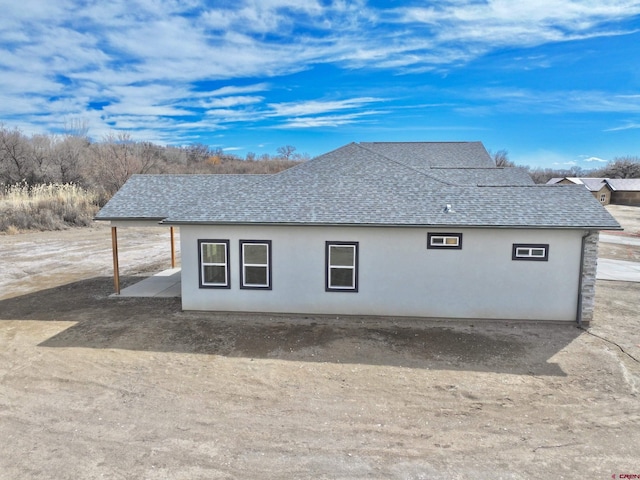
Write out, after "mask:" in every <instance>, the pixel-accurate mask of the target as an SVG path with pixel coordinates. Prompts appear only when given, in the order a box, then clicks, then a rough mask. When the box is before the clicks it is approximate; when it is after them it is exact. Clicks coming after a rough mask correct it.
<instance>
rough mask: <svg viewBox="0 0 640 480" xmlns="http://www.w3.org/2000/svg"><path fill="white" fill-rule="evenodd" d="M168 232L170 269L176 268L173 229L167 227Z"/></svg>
mask: <svg viewBox="0 0 640 480" xmlns="http://www.w3.org/2000/svg"><path fill="white" fill-rule="evenodd" d="M169 231H170V232H171V268H176V244H175V239H174V232H173V227H169Z"/></svg>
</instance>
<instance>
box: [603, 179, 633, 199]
mask: <svg viewBox="0 0 640 480" xmlns="http://www.w3.org/2000/svg"><path fill="white" fill-rule="evenodd" d="M607 184H608V185H609V187H610V188H611V203H614V204H616V205H640V178H608V179H607Z"/></svg>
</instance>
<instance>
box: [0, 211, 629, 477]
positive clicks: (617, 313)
mask: <svg viewBox="0 0 640 480" xmlns="http://www.w3.org/2000/svg"><path fill="white" fill-rule="evenodd" d="M609 208H610V211H612V212H613V213H614V214H615V215H616V216H618V217H619V218H620V221H621V222H622V223H623V224H624V226H625V227H626V228H627V231H626V232H625V233H633V232H634V231H635V232H636V233H640V228H638V227H639V226H640V208H636V209H633V207H609ZM629 209H631V210H629ZM120 232H121V233H120V260H121V261H120V263H121V270H122V274H123V283H124V284H125V285H126V284H129V283H131V282H133V281H135V280H137V279H139V276H140V275H145V274H148V272H151V271H157V270H160V269H162V268H168V267H169V265H168V263H169V240H168V238H169V236H168V232H167V231H165V230H164V229H157V230H148V229H146V230H139V229H136V230H135V231H134V230H131V231H125V230H121V231H120ZM110 247H111V240H110V235H109V229H108V228H107V227H104V226H96V227H94V228H90V229H89V228H87V229H79V230H69V231H64V232H46V233H29V234H22V235H16V236H0V251H1V252H2V255H1V258H0V438H1V439H2V448H1V449H0V479H27V478H28V479H52V478H55V479H74V480H75V479H98V478H109V479H185V480H186V479H258V478H260V479H297V478H299V479H303V478H313V479H382V478H385V479H386V478H390V479H468V478H474V479H528V478H545V479H559V478H566V479H573V478H589V479H598V478H602V479H609V478H613V477H612V476H613V475H615V478H623V477H620V475H625V474H629V475H634V474H635V475H640V396H639V391H640V364H639V362H638V360H639V359H640V314H639V313H638V310H639V308H638V307H639V306H640V283H626V282H611V281H609V282H607V281H599V282H598V285H597V311H596V318H595V320H594V322H592V324H591V327H590V329H589V331H588V332H587V331H583V330H580V329H578V328H576V327H575V326H573V325H561V324H539V323H533V324H532V323H523V322H482V321H480V322H468V321H457V322H456V321H436V320H420V319H400V318H370V317H346V318H336V317H326V316H290V315H289V316H277V315H237V314H224V313H200V312H182V311H181V310H180V304H179V300H177V299H162V298H157V299H141V298H110V297H109V295H110V294H111V293H112V291H113V282H112V278H111V263H110V262H111V250H110ZM636 248H637V247H636ZM625 251H626V250H624V249H623V250H620V249H619V248H618V246H617V245H616V246H613V245H610V244H606V245H605V244H603V245H602V246H601V249H600V253H601V255H602V256H606V257H608V258H614V256H615V255H617V257H615V258H627V259H632V258H633V255H637V254H638V251H637V249H636V250H633V249H631V251H630V253H625ZM140 252H144V255H143V256H141V255H140ZM625 255H627V256H626V257H625ZM628 255H631V257H629V256H628ZM141 257H143V258H141ZM629 478H632V477H629Z"/></svg>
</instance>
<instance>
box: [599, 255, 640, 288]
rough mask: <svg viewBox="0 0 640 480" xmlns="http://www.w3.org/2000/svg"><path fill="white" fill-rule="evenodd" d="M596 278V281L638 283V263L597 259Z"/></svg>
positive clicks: (639, 272)
mask: <svg viewBox="0 0 640 480" xmlns="http://www.w3.org/2000/svg"><path fill="white" fill-rule="evenodd" d="M596 278H597V279H598V280H618V281H622V282H640V263H638V262H626V261H624V260H613V259H610V258H599V259H598V271H597V273H596Z"/></svg>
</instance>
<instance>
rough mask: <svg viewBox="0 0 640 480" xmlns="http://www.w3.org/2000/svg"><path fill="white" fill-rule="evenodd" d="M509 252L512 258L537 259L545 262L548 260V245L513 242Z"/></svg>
mask: <svg viewBox="0 0 640 480" xmlns="http://www.w3.org/2000/svg"><path fill="white" fill-rule="evenodd" d="M512 252H513V253H512V254H511V259H512V260H537V261H543V262H546V261H548V260H549V245H548V244H546V243H542V244H527V243H524V244H523V243H520V244H518V243H514V244H513V250H512Z"/></svg>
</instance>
